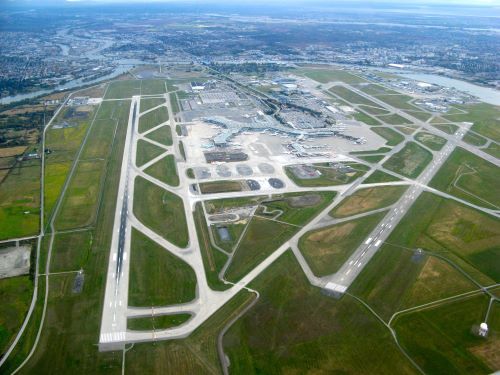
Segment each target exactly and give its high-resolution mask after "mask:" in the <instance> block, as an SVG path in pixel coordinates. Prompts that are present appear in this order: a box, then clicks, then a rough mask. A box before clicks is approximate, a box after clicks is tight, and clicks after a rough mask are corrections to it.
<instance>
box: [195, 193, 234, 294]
mask: <svg viewBox="0 0 500 375" xmlns="http://www.w3.org/2000/svg"><path fill="white" fill-rule="evenodd" d="M193 217H194V221H195V224H196V233H197V234H198V242H199V244H200V250H201V256H202V258H203V266H204V267H205V272H206V275H207V282H208V285H209V286H210V288H212V289H213V290H226V289H228V288H229V287H230V285H226V284H224V283H223V282H222V281H221V280H219V276H218V275H219V272H220V271H221V270H222V267H224V264H225V263H226V261H227V256H226V255H225V254H223V253H222V252H220V251H219V250H217V249H215V248H214V247H213V246H212V244H211V242H210V235H209V233H208V230H209V229H208V228H207V224H206V222H205V215H204V213H203V208H202V206H201V203H200V202H197V203H196V205H195V210H194V213H193Z"/></svg>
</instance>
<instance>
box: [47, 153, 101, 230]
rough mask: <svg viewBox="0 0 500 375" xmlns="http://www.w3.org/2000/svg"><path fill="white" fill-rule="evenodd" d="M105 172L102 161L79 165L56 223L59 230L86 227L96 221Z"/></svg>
mask: <svg viewBox="0 0 500 375" xmlns="http://www.w3.org/2000/svg"><path fill="white" fill-rule="evenodd" d="M104 170H105V162H104V161H102V160H93V161H80V162H79V163H78V165H77V167H76V170H75V174H74V175H73V178H72V180H71V182H70V184H69V186H68V190H67V191H66V194H65V195H64V198H63V202H62V206H61V212H60V214H59V216H58V217H57V219H56V222H55V223H56V228H57V229H59V230H65V229H71V228H79V227H84V226H87V225H91V224H92V223H93V222H94V221H95V219H96V213H97V205H98V203H99V195H100V191H101V187H102V179H103V176H104Z"/></svg>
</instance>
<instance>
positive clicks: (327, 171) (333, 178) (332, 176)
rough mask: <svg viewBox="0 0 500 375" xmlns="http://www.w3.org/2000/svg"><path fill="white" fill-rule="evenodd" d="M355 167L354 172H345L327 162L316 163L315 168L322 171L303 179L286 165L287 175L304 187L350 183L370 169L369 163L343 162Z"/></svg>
mask: <svg viewBox="0 0 500 375" xmlns="http://www.w3.org/2000/svg"><path fill="white" fill-rule="evenodd" d="M342 164H344V165H346V166H350V167H351V168H353V169H354V171H353V172H348V173H345V172H343V171H342V170H340V169H336V168H333V167H329V166H327V165H325V164H314V168H315V169H316V170H319V171H320V172H321V175H320V176H318V177H316V178H311V179H302V178H299V177H297V176H296V175H295V174H294V173H293V171H292V170H291V168H290V167H285V172H286V175H287V176H288V177H289V178H290V179H291V180H292V181H293V182H294V183H295V184H296V185H297V186H302V187H315V186H334V185H343V184H348V183H350V182H352V181H354V180H355V179H357V178H358V177H361V176H363V175H364V174H365V173H366V171H367V170H368V169H369V167H368V166H367V165H364V164H359V163H342Z"/></svg>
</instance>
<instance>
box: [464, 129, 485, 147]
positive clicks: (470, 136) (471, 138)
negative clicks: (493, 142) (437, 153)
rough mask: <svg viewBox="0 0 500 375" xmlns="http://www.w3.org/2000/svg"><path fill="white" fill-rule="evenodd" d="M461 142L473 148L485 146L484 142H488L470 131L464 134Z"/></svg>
mask: <svg viewBox="0 0 500 375" xmlns="http://www.w3.org/2000/svg"><path fill="white" fill-rule="evenodd" d="M462 140H463V141H464V142H467V143H468V144H470V145H473V146H482V145H485V144H486V142H487V141H488V140H487V139H486V138H483V137H481V136H480V135H477V134H475V133H473V132H471V131H468V132H467V133H465V135H464V137H463V138H462Z"/></svg>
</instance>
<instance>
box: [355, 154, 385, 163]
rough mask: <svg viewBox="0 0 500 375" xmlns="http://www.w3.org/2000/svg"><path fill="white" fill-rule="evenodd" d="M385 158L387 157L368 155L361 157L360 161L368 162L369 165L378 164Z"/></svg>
mask: <svg viewBox="0 0 500 375" xmlns="http://www.w3.org/2000/svg"><path fill="white" fill-rule="evenodd" d="M384 157H385V155H368V156H359V159H361V160H364V161H367V162H368V163H378V162H379V161H380V160H382V159H383V158H384Z"/></svg>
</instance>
